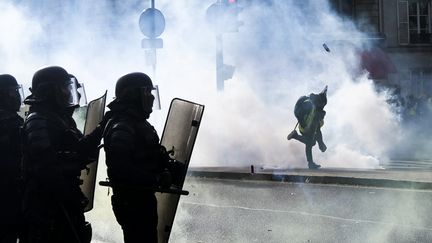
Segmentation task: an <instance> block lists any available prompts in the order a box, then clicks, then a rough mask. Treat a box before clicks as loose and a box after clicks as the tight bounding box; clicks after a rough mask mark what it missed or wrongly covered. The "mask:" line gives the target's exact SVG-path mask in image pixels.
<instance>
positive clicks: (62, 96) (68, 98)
mask: <svg viewBox="0 0 432 243" xmlns="http://www.w3.org/2000/svg"><path fill="white" fill-rule="evenodd" d="M57 87H58V90H57V91H58V92H57V93H56V99H57V102H58V104H59V105H60V106H62V107H73V106H78V105H79V100H80V97H79V93H78V89H77V82H76V81H75V79H73V78H71V79H70V80H68V81H67V82H66V83H64V84H62V85H59V86H57Z"/></svg>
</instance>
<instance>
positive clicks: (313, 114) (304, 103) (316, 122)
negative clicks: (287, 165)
mask: <svg viewBox="0 0 432 243" xmlns="http://www.w3.org/2000/svg"><path fill="white" fill-rule="evenodd" d="M326 104H327V86H326V87H325V88H324V90H323V91H321V93H319V94H314V93H312V94H310V95H309V96H302V97H300V98H299V99H298V100H297V102H296V104H295V108H294V115H295V116H296V118H297V120H298V123H297V125H298V127H299V131H300V134H298V133H297V131H296V128H297V125H296V127H295V128H294V130H293V131H292V132H291V133H290V134H288V137H287V139H288V140H291V139H296V140H298V141H300V142H302V143H304V144H305V145H306V160H307V162H308V167H309V169H318V168H320V167H321V166H320V165H318V164H316V163H315V162H314V161H313V157H312V147H313V146H315V144H316V143H317V142H318V147H319V149H320V150H321V152H324V151H326V149H327V146H326V145H325V144H324V142H323V137H322V133H321V127H322V126H323V125H324V116H325V114H326V112H325V111H324V106H325V105H326Z"/></svg>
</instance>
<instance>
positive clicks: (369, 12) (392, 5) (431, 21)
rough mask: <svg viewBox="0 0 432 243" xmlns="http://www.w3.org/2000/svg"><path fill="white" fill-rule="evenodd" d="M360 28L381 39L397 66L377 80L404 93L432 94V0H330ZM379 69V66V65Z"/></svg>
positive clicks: (387, 54) (405, 94) (391, 59)
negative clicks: (397, 87) (396, 87)
mask: <svg viewBox="0 0 432 243" xmlns="http://www.w3.org/2000/svg"><path fill="white" fill-rule="evenodd" d="M330 3H331V5H332V7H333V8H334V10H335V11H336V12H338V13H339V14H340V15H341V16H344V17H347V18H351V19H352V20H353V21H354V22H355V24H356V25H357V27H358V29H359V30H361V31H363V32H364V33H367V34H368V35H370V36H371V37H378V38H382V41H381V42H380V45H379V47H380V49H382V50H383V51H384V53H386V56H388V58H389V59H390V61H391V62H392V64H393V65H394V67H395V68H394V70H391V71H390V72H388V74H387V75H385V76H384V77H379V78H376V79H375V78H373V77H372V78H373V79H375V80H376V82H377V83H380V84H383V85H387V86H399V87H400V89H401V94H402V96H405V97H406V96H409V95H413V96H415V97H420V96H427V97H430V96H431V95H432V0H330ZM378 68H379V67H378Z"/></svg>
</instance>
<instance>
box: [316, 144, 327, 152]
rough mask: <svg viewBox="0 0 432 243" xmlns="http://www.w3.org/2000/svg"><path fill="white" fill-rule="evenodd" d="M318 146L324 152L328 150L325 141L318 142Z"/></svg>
mask: <svg viewBox="0 0 432 243" xmlns="http://www.w3.org/2000/svg"><path fill="white" fill-rule="evenodd" d="M318 147H319V149H320V150H321V152H323V153H324V152H325V151H326V150H327V146H326V145H325V144H324V143H320V144H318Z"/></svg>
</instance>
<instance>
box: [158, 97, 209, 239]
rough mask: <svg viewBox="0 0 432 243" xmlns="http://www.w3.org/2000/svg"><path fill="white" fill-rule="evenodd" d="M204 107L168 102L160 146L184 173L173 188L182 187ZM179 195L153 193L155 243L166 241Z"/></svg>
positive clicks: (179, 100) (187, 103) (176, 101)
mask: <svg viewBox="0 0 432 243" xmlns="http://www.w3.org/2000/svg"><path fill="white" fill-rule="evenodd" d="M203 112H204V105H200V104H196V103H193V102H190V101H187V100H182V99H179V98H175V99H173V100H172V101H171V105H170V109H169V112H168V116H167V120H166V122H165V127H164V130H163V133H162V138H161V144H162V145H163V146H165V148H166V149H167V150H172V151H173V152H172V154H171V157H172V158H173V159H175V160H177V161H179V162H181V163H184V170H183V171H182V174H181V180H180V183H179V184H178V185H173V187H175V189H177V190H181V189H182V188H183V184H184V180H185V177H186V172H187V168H188V166H189V160H190V158H191V155H192V150H193V147H194V144H195V139H196V136H197V134H198V129H199V126H200V123H201V118H202V115H203ZM180 194H181V193H161V192H157V193H156V197H157V200H158V238H159V242H168V239H169V236H170V233H171V228H172V225H173V222H174V217H175V214H176V211H177V205H178V202H179V200H180Z"/></svg>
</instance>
